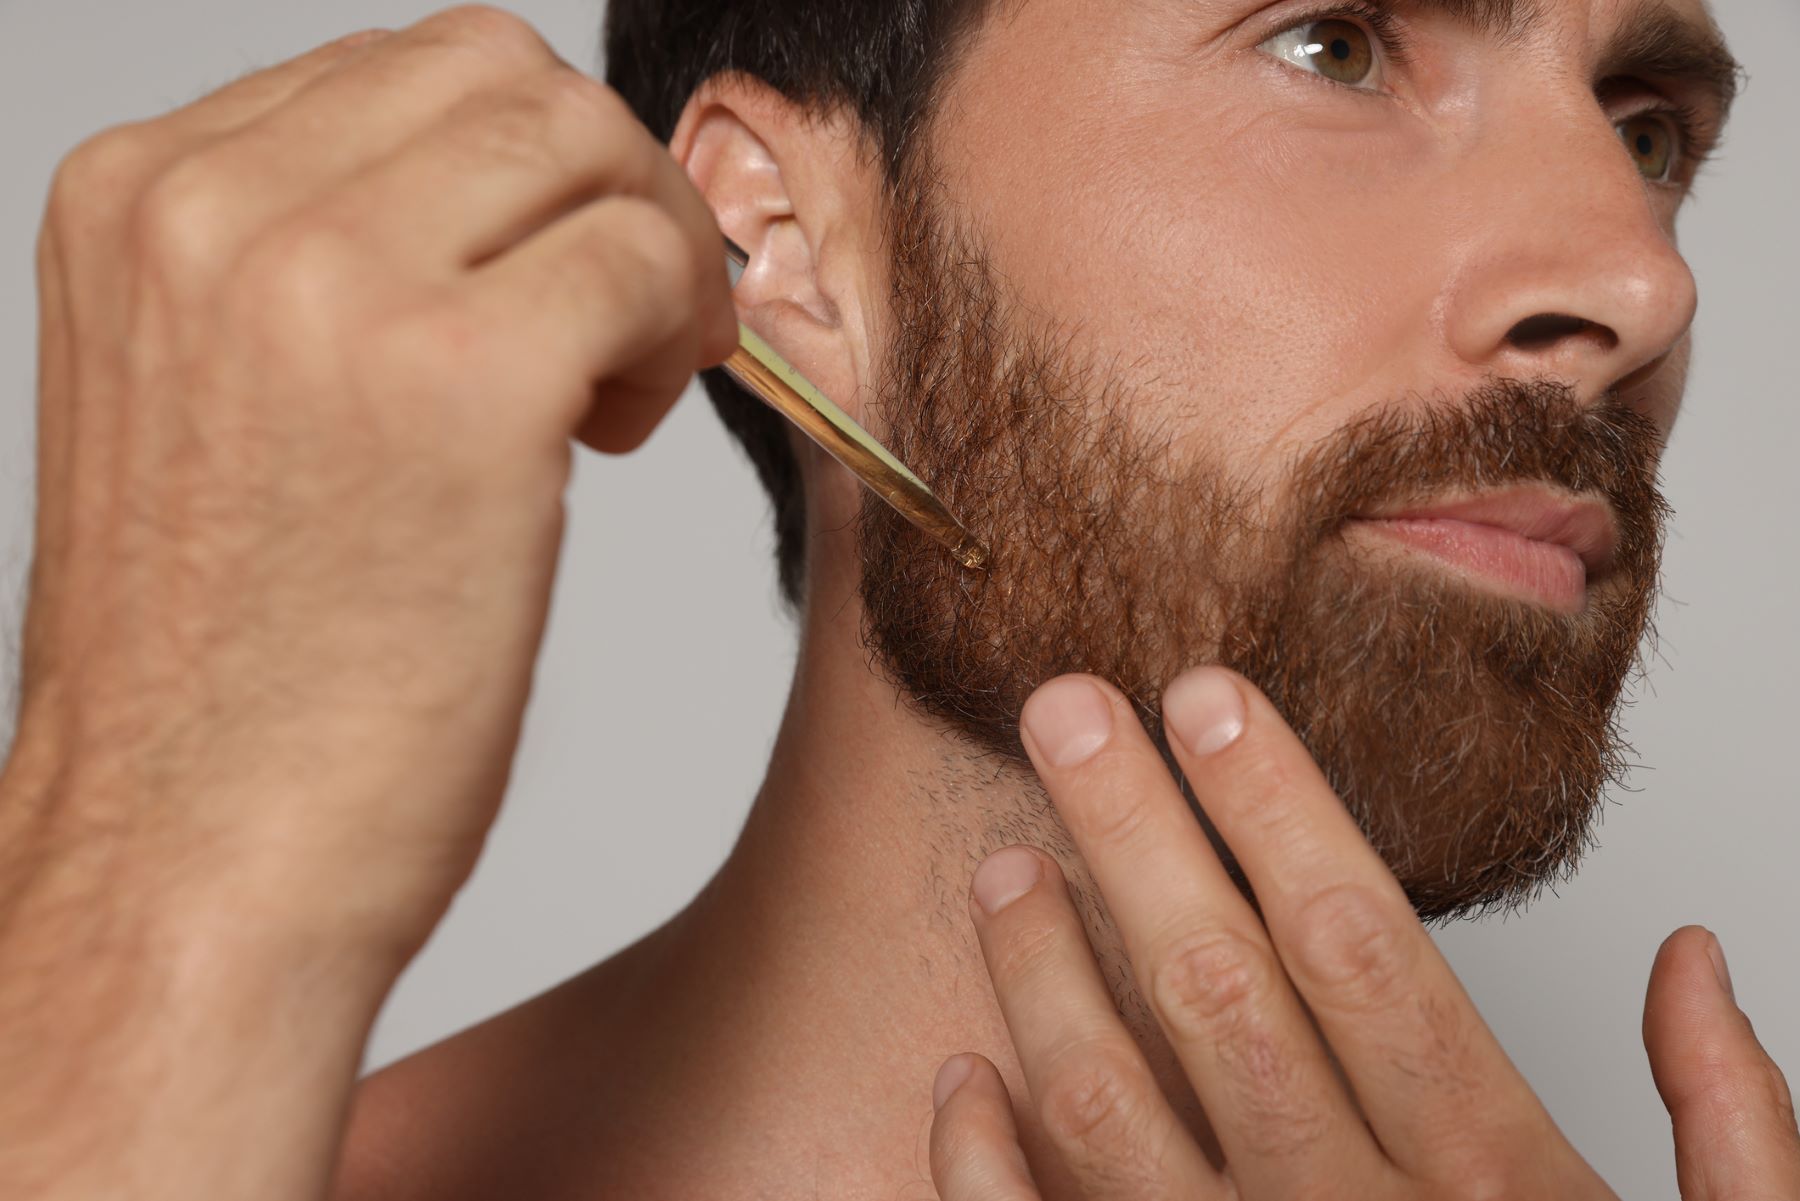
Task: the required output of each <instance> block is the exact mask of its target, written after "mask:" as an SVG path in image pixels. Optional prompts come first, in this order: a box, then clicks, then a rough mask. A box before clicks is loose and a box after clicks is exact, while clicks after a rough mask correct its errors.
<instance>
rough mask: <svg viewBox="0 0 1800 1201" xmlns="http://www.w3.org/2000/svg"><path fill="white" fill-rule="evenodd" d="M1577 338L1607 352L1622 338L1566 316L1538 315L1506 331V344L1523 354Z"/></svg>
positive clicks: (1587, 321) (1587, 322)
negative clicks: (1516, 348)
mask: <svg viewBox="0 0 1800 1201" xmlns="http://www.w3.org/2000/svg"><path fill="white" fill-rule="evenodd" d="M1577 337H1581V338H1592V339H1594V340H1595V341H1597V342H1599V343H1600V344H1601V346H1602V347H1603V348H1604V349H1606V350H1611V349H1613V348H1614V347H1615V346H1617V345H1618V344H1619V337H1618V335H1617V334H1615V333H1613V332H1612V330H1610V329H1608V328H1606V327H1605V326H1604V325H1600V324H1598V323H1597V322H1593V321H1589V320H1587V319H1586V318H1585V317H1570V316H1567V315H1566V314H1563V313H1538V314H1537V315H1536V316H1532V317H1527V318H1525V319H1524V320H1523V321H1521V322H1519V323H1518V324H1517V325H1514V326H1513V327H1512V328H1511V329H1509V330H1507V331H1506V340H1507V341H1508V342H1510V343H1512V344H1513V345H1514V346H1516V347H1518V348H1519V349H1520V350H1543V349H1544V348H1545V347H1548V346H1554V345H1555V344H1556V343H1558V342H1561V341H1562V340H1564V339H1565V338H1577Z"/></svg>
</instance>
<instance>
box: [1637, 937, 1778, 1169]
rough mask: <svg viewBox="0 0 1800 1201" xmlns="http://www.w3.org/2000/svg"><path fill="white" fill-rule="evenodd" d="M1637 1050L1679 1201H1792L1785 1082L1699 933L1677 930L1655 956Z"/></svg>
mask: <svg viewBox="0 0 1800 1201" xmlns="http://www.w3.org/2000/svg"><path fill="white" fill-rule="evenodd" d="M1715 958H1716V963H1717V966H1716V967H1715ZM1644 1049H1645V1050H1646V1051H1648V1052H1649V1054H1650V1072H1651V1074H1652V1075H1653V1076H1654V1077H1655V1078H1656V1091H1657V1092H1659V1093H1661V1094H1662V1100H1663V1106H1664V1107H1665V1108H1666V1109H1668V1111H1669V1118H1670V1119H1671V1121H1672V1122H1673V1123H1674V1127H1675V1176H1676V1179H1677V1180H1678V1181H1679V1183H1680V1186H1681V1196H1682V1201H1778V1199H1784V1198H1792V1197H1800V1132H1797V1131H1796V1129H1795V1126H1794V1102H1793V1098H1792V1095H1791V1094H1790V1093H1789V1092H1788V1085H1787V1080H1786V1078H1785V1077H1783V1076H1782V1074H1781V1069H1780V1068H1778V1067H1776V1066H1775V1061H1774V1060H1772V1059H1770V1058H1769V1055H1768V1052H1766V1051H1764V1050H1763V1048H1762V1044H1761V1043H1760V1042H1758V1041H1757V1039H1756V1032H1755V1031H1754V1030H1752V1029H1751V1028H1750V1019H1749V1018H1747V1017H1745V1016H1744V1014H1743V1011H1741V1010H1740V1009H1738V1007H1737V1002H1736V1001H1735V1000H1734V999H1733V997H1732V993H1731V977H1730V975H1729V974H1728V973H1727V972H1726V971H1725V955H1724V952H1723V951H1721V950H1720V949H1719V940H1718V939H1716V938H1714V937H1713V935H1712V934H1711V932H1710V931H1708V930H1707V929H1706V928H1705V927H1704V926H1683V927H1682V928H1681V929H1679V930H1677V931H1675V933H1673V934H1671V935H1669V937H1668V938H1666V939H1664V940H1663V944H1662V948H1661V949H1660V950H1658V951H1657V953H1656V963H1655V965H1654V966H1653V967H1651V969H1650V988H1649V991H1648V993H1647V994H1646V995H1645V997H1644Z"/></svg>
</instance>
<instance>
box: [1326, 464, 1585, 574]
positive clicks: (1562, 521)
mask: <svg viewBox="0 0 1800 1201" xmlns="http://www.w3.org/2000/svg"><path fill="white" fill-rule="evenodd" d="M1360 516H1362V517H1365V518H1370V519H1373V520H1377V521H1408V520H1412V521H1433V520H1443V521H1467V522H1472V523H1474V524H1476V525H1491V526H1496V527H1498V528H1500V529H1503V530H1509V531H1511V532H1512V533H1515V534H1518V535H1520V536H1521V537H1525V538H1530V539H1532V540H1533V541H1536V542H1549V543H1552V544H1554V545H1557V546H1566V547H1568V548H1569V549H1570V550H1572V551H1574V552H1575V553H1576V554H1577V555H1579V556H1581V561H1582V562H1583V563H1584V564H1586V565H1587V570H1588V574H1589V575H1590V576H1591V575H1595V574H1597V573H1599V572H1601V571H1604V570H1606V568H1607V567H1608V566H1609V565H1610V564H1611V563H1612V559H1613V555H1614V553H1615V552H1616V551H1617V550H1618V545H1619V530H1618V523H1617V522H1616V521H1615V520H1614V519H1613V510H1612V506H1611V505H1610V504H1608V503H1607V502H1606V501H1605V500H1603V499H1601V498H1599V497H1596V496H1575V495H1571V494H1568V493H1557V492H1554V491H1551V490H1550V489H1549V488H1547V487H1543V486H1538V485H1526V486H1522V487H1515V488H1503V489H1498V490H1496V491H1492V492H1483V493H1479V494H1477V495H1474V496H1465V497H1450V498H1445V499H1442V500H1435V501H1429V502H1423V503H1418V504H1408V505H1404V506H1400V507H1398V508H1394V509H1385V510H1382V511H1380V512H1374V513H1364V514H1360Z"/></svg>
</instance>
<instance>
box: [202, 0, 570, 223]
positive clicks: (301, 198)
mask: <svg viewBox="0 0 1800 1201" xmlns="http://www.w3.org/2000/svg"><path fill="white" fill-rule="evenodd" d="M558 65H562V66H565V67H566V64H565V63H564V62H563V60H562V59H561V58H559V57H558V56H557V55H556V53H555V52H554V51H553V50H551V49H550V47H549V45H548V44H547V43H546V42H545V41H544V39H543V37H542V35H540V34H539V33H538V32H537V31H536V30H535V29H533V28H532V27H531V25H530V24H528V23H527V22H525V21H524V20H522V19H521V18H519V17H516V16H513V15H512V14H510V13H506V12H504V11H502V10H499V9H491V8H484V7H480V6H464V7H459V8H453V9H448V10H446V11H444V12H441V13H437V14H434V15H433V16H430V17H427V18H426V19H425V20H422V21H420V22H418V23H416V24H414V25H411V26H409V27H407V28H406V29H402V30H400V31H398V32H395V33H392V34H390V35H388V36H386V37H382V38H378V39H374V40H372V41H370V42H369V44H368V45H366V46H364V47H361V48H360V49H359V50H358V52H357V53H355V54H353V55H349V56H346V57H345V58H344V60H343V62H341V63H340V64H338V66H337V68H336V69H332V70H327V71H322V72H317V73H315V74H314V76H313V77H312V78H310V79H308V80H306V81H305V82H304V83H303V85H302V86H300V87H298V88H295V89H293V90H292V91H291V93H290V94H288V95H286V96H284V97H283V98H282V102H281V103H278V104H274V105H271V106H268V107H267V108H266V111H264V112H263V113H262V114H261V115H260V116H259V117H258V118H257V119H256V120H253V121H249V122H247V123H244V124H242V125H241V126H240V127H239V128H236V129H234V130H233V131H232V132H231V133H230V135H229V136H227V137H223V138H220V139H219V140H217V141H216V142H214V143H212V144H211V145H209V146H208V147H206V148H204V149H203V150H201V151H199V152H197V153H195V154H193V155H190V156H188V157H187V158H186V159H184V160H183V161H182V162H181V163H180V164H177V165H176V166H175V167H172V168H171V170H177V169H178V170H182V171H185V172H187V173H189V175H190V176H191V185H192V186H195V187H202V188H203V187H205V186H206V185H208V184H211V185H214V186H215V187H217V186H218V185H220V184H228V185H229V186H228V187H227V188H226V189H225V190H227V191H229V194H230V197H231V203H230V204H229V205H225V206H220V210H219V213H218V217H217V219H218V221H219V222H220V223H226V222H229V224H228V226H225V227H223V228H220V229H218V230H216V231H215V233H214V238H215V240H216V241H218V242H220V243H232V242H234V241H235V239H236V238H238V237H241V236H243V235H245V234H246V233H248V232H249V231H253V230H257V229H261V228H263V227H264V226H265V225H267V224H268V223H270V222H272V221H273V220H275V219H276V218H277V217H279V216H281V215H283V214H285V213H287V212H289V211H291V210H293V209H294V208H296V207H298V206H299V205H301V204H303V203H307V202H309V201H311V200H313V199H314V198H315V197H316V196H318V195H320V194H322V193H324V192H325V191H326V190H327V189H328V187H329V185H331V184H334V183H336V182H338V181H340V180H342V179H344V178H346V177H348V176H350V175H351V174H353V173H354V172H356V171H358V170H360V169H361V168H362V167H364V166H367V165H368V164H370V163H372V162H376V161H379V160H380V159H382V158H384V157H386V156H387V155H389V154H391V153H393V152H394V151H395V150H397V149H398V148H399V147H400V146H402V145H403V144H405V143H406V142H407V141H408V140H409V139H410V138H412V137H413V136H415V135H416V134H418V133H419V132H421V131H422V130H424V129H426V128H428V127H430V126H431V125H432V124H433V123H435V122H436V121H437V119H438V118H440V117H442V116H443V115H444V114H445V113H446V112H447V111H449V110H450V109H451V108H452V107H453V106H455V105H456V104H457V103H458V102H459V101H462V100H464V99H466V98H467V97H469V96H471V95H473V94H476V93H480V92H483V91H487V90H489V89H492V88H494V87H497V86H499V85H501V84H503V83H505V82H507V81H509V80H516V79H519V78H522V77H525V76H529V75H532V74H541V73H543V72H544V71H546V70H547V69H549V68H551V67H553V66H558Z"/></svg>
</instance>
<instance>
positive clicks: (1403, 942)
mask: <svg viewBox="0 0 1800 1201" xmlns="http://www.w3.org/2000/svg"><path fill="white" fill-rule="evenodd" d="M1294 927H1295V935H1294V944H1293V956H1294V964H1293V966H1294V969H1295V970H1296V971H1298V972H1300V973H1301V974H1302V975H1303V976H1304V977H1306V979H1307V980H1308V982H1309V983H1310V984H1312V985H1313V986H1315V987H1316V988H1317V989H1318V990H1320V991H1321V992H1324V993H1326V994H1328V995H1329V997H1330V999H1331V1003H1332V1004H1333V1005H1338V1006H1342V1007H1347V1008H1353V1009H1367V1008H1371V1007H1375V1006H1381V1005H1385V1004H1388V1003H1390V1002H1391V1001H1392V1000H1393V998H1394V995H1395V992H1396V990H1397V989H1400V988H1403V987H1404V985H1405V982H1406V980H1407V978H1408V976H1409V974H1410V971H1411V968H1412V957H1413V956H1412V952H1413V949H1414V944H1413V941H1412V940H1411V939H1409V938H1407V937H1406V936H1405V934H1406V932H1405V931H1404V930H1403V929H1402V928H1401V927H1400V925H1399V924H1398V923H1397V922H1396V921H1395V920H1394V917H1393V915H1392V914H1391V913H1390V911H1389V907H1388V906H1386V905H1384V904H1382V903H1381V900H1380V899H1379V898H1378V897H1376V896H1375V894H1374V893H1373V892H1371V891H1370V890H1369V889H1368V888H1367V887H1365V886H1363V885H1361V884H1339V885H1334V886H1333V887H1331V888H1327V889H1325V890H1324V891H1323V892H1320V893H1318V894H1317V895H1315V896H1313V897H1310V898H1308V899H1307V901H1306V902H1305V903H1304V904H1303V905H1302V906H1301V907H1300V911H1299V913H1298V914H1297V915H1296V917H1295V922H1294Z"/></svg>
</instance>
